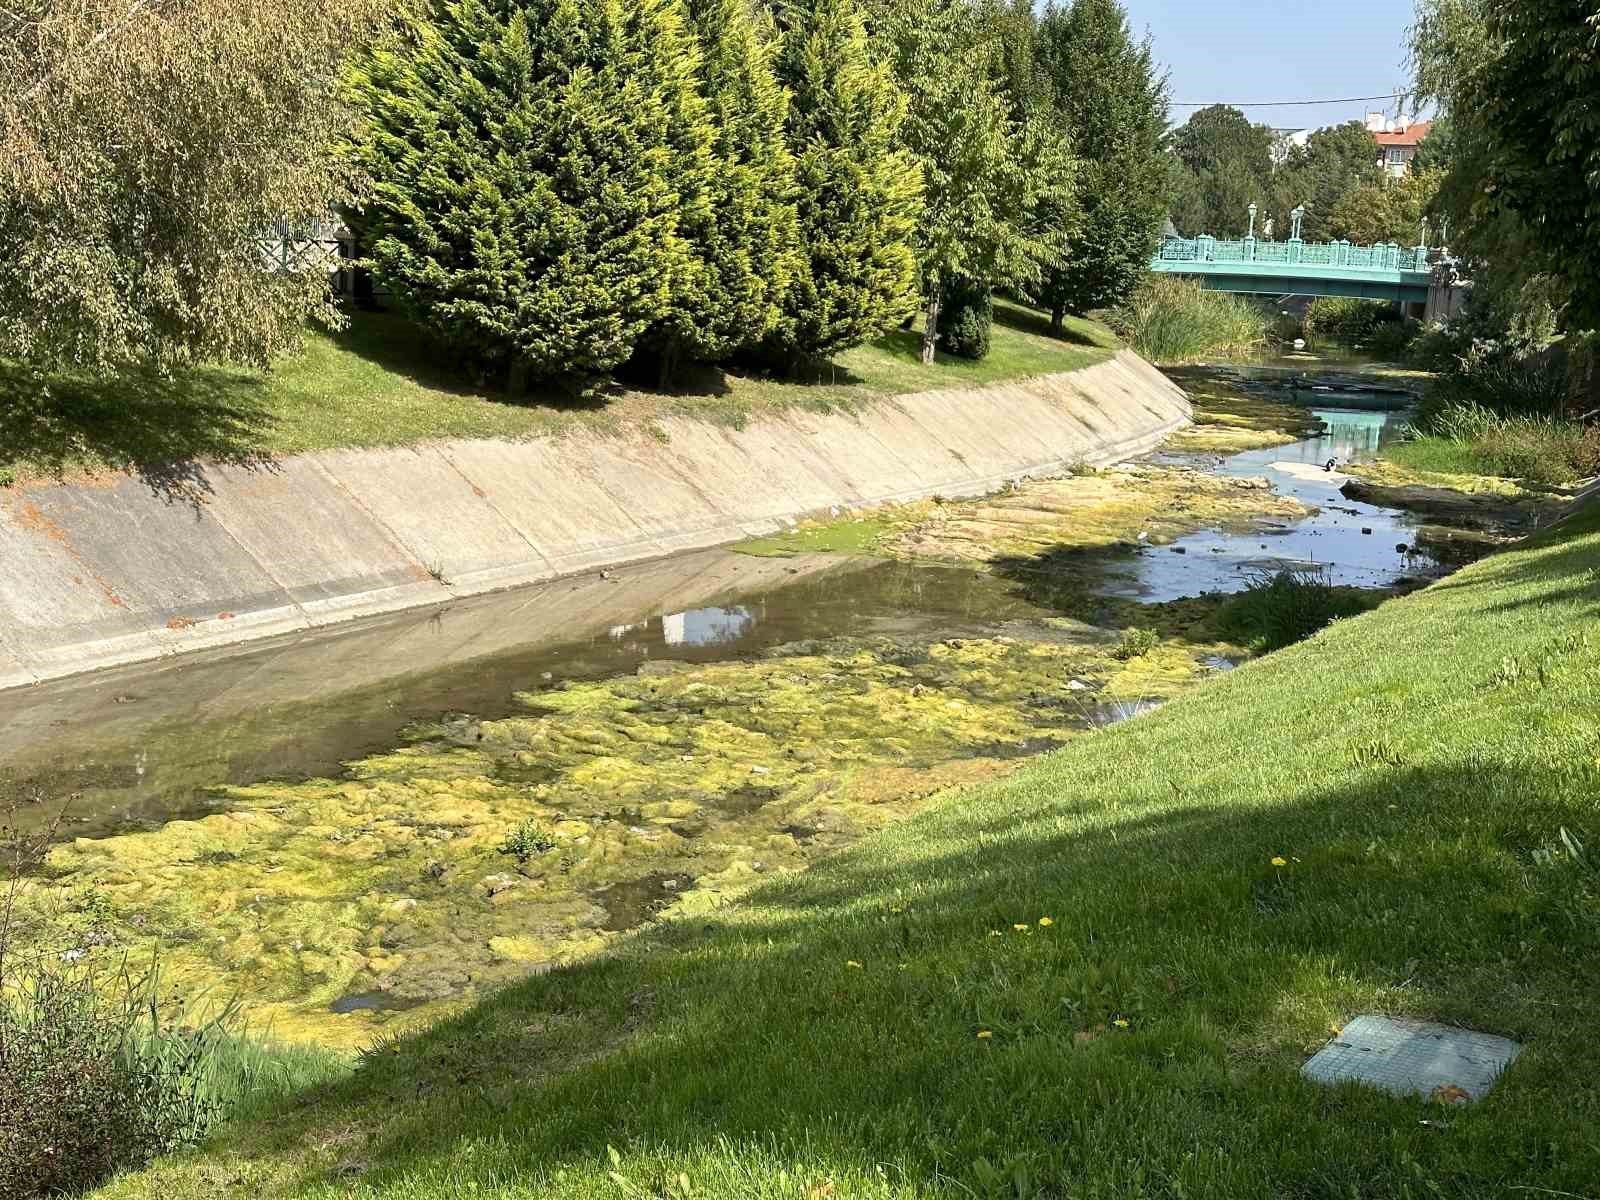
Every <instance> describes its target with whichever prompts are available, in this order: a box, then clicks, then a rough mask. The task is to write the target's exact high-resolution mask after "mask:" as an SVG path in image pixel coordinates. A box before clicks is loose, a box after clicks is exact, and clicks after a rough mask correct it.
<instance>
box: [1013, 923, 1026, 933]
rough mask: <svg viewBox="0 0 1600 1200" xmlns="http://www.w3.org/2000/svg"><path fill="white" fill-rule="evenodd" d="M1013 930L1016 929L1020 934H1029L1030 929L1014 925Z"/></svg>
mask: <svg viewBox="0 0 1600 1200" xmlns="http://www.w3.org/2000/svg"><path fill="white" fill-rule="evenodd" d="M1011 928H1013V929H1015V930H1016V931H1017V932H1018V933H1027V932H1028V927H1027V926H1026V925H1013V926H1012V927H1011Z"/></svg>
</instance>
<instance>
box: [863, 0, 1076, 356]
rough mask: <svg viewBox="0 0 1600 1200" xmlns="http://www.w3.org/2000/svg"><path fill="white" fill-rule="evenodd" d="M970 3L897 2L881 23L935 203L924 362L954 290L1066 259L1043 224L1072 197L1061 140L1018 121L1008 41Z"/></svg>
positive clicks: (927, 225) (923, 229)
mask: <svg viewBox="0 0 1600 1200" xmlns="http://www.w3.org/2000/svg"><path fill="white" fill-rule="evenodd" d="M979 15H980V14H979V10H978V9H977V8H976V7H975V6H974V5H972V4H970V3H968V0H889V2H888V3H887V4H886V5H885V6H884V8H883V10H882V11H881V14H880V21H879V28H880V30H881V31H882V33H883V36H884V40H885V42H886V43H887V53H888V54H889V55H890V57H891V61H892V62H893V64H894V68H895V75H896V77H897V78H898V80H899V81H900V85H901V87H902V89H903V90H904V91H905V93H906V95H907V98H908V106H907V118H906V124H905V129H904V138H905V142H906V144H907V146H909V147H910V149H911V151H912V152H913V153H914V154H915V155H916V157H917V160H918V161H919V162H920V163H921V165H922V169H923V180H924V206H923V211H922V217H921V220H920V221H919V223H918V226H917V234H916V245H917V255H918V265H919V268H920V271H919V273H920V278H921V285H922V302H923V309H924V312H923V341H922V359H923V362H925V363H931V362H932V361H933V359H934V352H935V349H936V347H937V345H938V339H939V314H940V310H941V307H942V305H943V302H944V297H945V290H946V287H947V286H949V284H950V282H951V281H952V280H955V279H963V280H967V281H970V282H971V283H972V284H976V285H978V286H980V287H983V286H988V287H991V288H992V287H996V286H1005V287H1015V288H1019V289H1023V290H1027V289H1029V288H1032V287H1034V286H1036V285H1037V284H1038V283H1039V282H1040V280H1041V278H1042V275H1043V272H1044V271H1045V270H1046V269H1047V268H1048V267H1050V266H1052V265H1054V264H1055V263H1056V262H1058V261H1059V259H1060V254H1061V248H1062V244H1063V241H1064V239H1063V237H1062V234H1061V231H1060V229H1059V227H1058V226H1051V225H1047V224H1045V223H1043V222H1041V221H1038V220H1036V217H1037V215H1038V214H1039V212H1040V211H1041V209H1042V207H1043V206H1044V205H1046V204H1047V203H1050V202H1051V201H1052V200H1054V201H1056V202H1059V203H1063V204H1064V203H1066V200H1067V198H1068V197H1070V195H1071V187H1072V163H1071V160H1070V158H1069V156H1068V155H1067V154H1066V153H1065V148H1064V145H1063V143H1062V142H1061V141H1060V139H1059V138H1055V139H1052V138H1050V137H1048V136H1047V131H1046V130H1045V128H1044V127H1043V126H1042V125H1035V124H1032V123H1030V122H1028V121H1026V119H1024V120H1022V121H1019V120H1017V119H1016V118H1015V117H1014V116H1013V106H1012V104H1011V102H1010V101H1009V100H1008V98H1007V97H1006V96H1005V94H1004V93H1003V91H1002V89H1001V85H1000V79H1001V77H1002V75H1003V72H1002V70H1001V69H1000V66H999V61H1000V60H999V50H1000V45H999V43H998V42H997V41H996V40H995V39H994V38H992V37H990V36H988V35H987V33H988V31H987V30H986V28H985V25H984V23H983V21H981V20H980V19H979Z"/></svg>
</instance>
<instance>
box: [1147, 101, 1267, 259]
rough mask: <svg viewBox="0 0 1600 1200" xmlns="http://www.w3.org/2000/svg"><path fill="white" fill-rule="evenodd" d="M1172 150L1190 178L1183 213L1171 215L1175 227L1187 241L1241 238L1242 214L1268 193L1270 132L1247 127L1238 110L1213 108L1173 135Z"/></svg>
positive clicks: (1183, 190)
mask: <svg viewBox="0 0 1600 1200" xmlns="http://www.w3.org/2000/svg"><path fill="white" fill-rule="evenodd" d="M1171 148H1172V152H1173V154H1174V155H1176V156H1177V159H1178V161H1179V162H1180V163H1182V164H1183V167H1184V169H1185V170H1186V172H1187V173H1188V176H1189V179H1188V181H1187V182H1186V183H1185V185H1184V186H1183V187H1182V188H1181V189H1180V193H1179V194H1180V195H1181V196H1182V197H1183V199H1184V200H1185V201H1186V205H1185V208H1184V209H1183V210H1182V211H1179V212H1176V213H1175V214H1174V219H1175V220H1176V221H1177V224H1178V227H1179V228H1180V229H1182V230H1184V231H1185V232H1187V233H1190V234H1191V235H1192V234H1196V233H1211V234H1215V235H1216V236H1218V237H1238V236H1240V235H1241V234H1243V233H1245V232H1246V230H1247V229H1248V227H1249V222H1250V217H1249V213H1248V212H1247V211H1246V210H1247V209H1248V208H1249V206H1250V205H1251V204H1256V205H1257V206H1258V207H1259V206H1260V205H1262V203H1263V202H1264V201H1265V200H1266V199H1267V197H1268V196H1269V195H1270V193H1271V187H1272V184H1271V181H1272V130H1270V129H1268V128H1267V127H1266V126H1265V125H1252V124H1251V123H1250V121H1249V119H1248V118H1246V117H1245V115H1244V114H1243V113H1242V112H1240V111H1239V110H1238V109H1237V108H1232V107H1230V106H1228V105H1223V104H1214V105H1212V106H1211V107H1210V108H1202V109H1201V110H1200V111H1198V112H1197V113H1195V114H1194V115H1193V116H1192V117H1190V118H1189V120H1188V121H1187V122H1186V123H1185V124H1183V125H1182V126H1180V127H1179V128H1178V129H1177V130H1175V131H1174V132H1173V134H1172V137H1171ZM1261 215H1262V216H1263V217H1264V216H1265V212H1262V213H1261ZM1259 232H1260V227H1259V225H1258V227H1257V233H1259Z"/></svg>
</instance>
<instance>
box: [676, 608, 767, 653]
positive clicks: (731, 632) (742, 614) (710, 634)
mask: <svg viewBox="0 0 1600 1200" xmlns="http://www.w3.org/2000/svg"><path fill="white" fill-rule="evenodd" d="M755 623H756V618H755V614H754V613H752V612H751V611H750V610H749V609H748V608H744V607H742V606H741V607H739V608H692V609H690V610H689V611H688V612H680V613H670V614H668V615H667V616H664V617H662V618H661V636H662V640H663V641H665V642H666V643H667V645H669V646H723V645H726V644H728V643H729V642H736V641H738V640H739V639H740V638H742V637H744V635H745V634H747V633H749V632H750V630H751V628H752V627H753V626H754V625H755Z"/></svg>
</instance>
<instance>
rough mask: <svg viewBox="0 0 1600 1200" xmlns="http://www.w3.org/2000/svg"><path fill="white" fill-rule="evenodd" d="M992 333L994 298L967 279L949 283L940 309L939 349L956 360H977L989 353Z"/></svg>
mask: <svg viewBox="0 0 1600 1200" xmlns="http://www.w3.org/2000/svg"><path fill="white" fill-rule="evenodd" d="M993 330H994V296H993V295H992V294H990V291H989V289H988V288H987V287H983V286H981V285H979V284H975V283H973V282H972V281H971V280H968V279H956V280H953V281H951V282H950V283H949V284H948V285H947V286H946V287H945V289H944V300H943V302H942V304H941V306H940V309H939V348H940V349H941V350H943V351H944V352H945V353H946V354H954V355H955V356H956V357H957V358H971V359H980V358H983V357H984V356H985V355H987V354H988V353H989V338H990V334H991V333H992V332H993Z"/></svg>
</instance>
